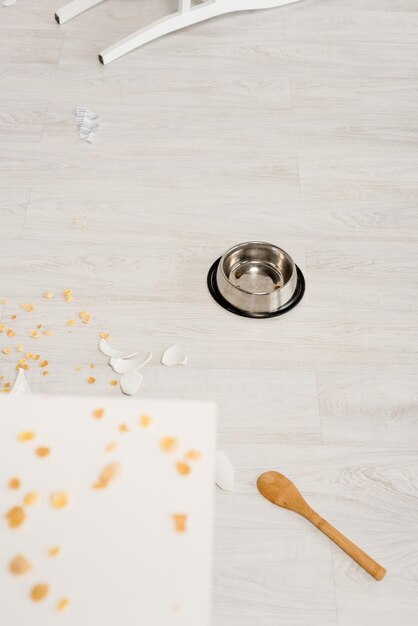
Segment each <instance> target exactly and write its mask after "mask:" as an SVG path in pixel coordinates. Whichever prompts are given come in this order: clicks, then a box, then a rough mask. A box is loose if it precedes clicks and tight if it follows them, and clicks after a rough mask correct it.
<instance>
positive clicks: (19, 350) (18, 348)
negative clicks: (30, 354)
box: [16, 344, 25, 352]
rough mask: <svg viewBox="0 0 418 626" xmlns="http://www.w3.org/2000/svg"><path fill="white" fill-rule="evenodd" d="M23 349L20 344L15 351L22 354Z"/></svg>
mask: <svg viewBox="0 0 418 626" xmlns="http://www.w3.org/2000/svg"><path fill="white" fill-rule="evenodd" d="M24 349H25V348H24V347H23V346H22V345H21V344H19V345H18V346H16V350H17V352H23V350H24Z"/></svg>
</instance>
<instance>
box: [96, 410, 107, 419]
mask: <svg viewBox="0 0 418 626" xmlns="http://www.w3.org/2000/svg"><path fill="white" fill-rule="evenodd" d="M104 414H105V410H104V409H94V411H93V417H96V418H97V419H100V418H101V417H103V415H104Z"/></svg>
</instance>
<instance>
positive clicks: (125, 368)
mask: <svg viewBox="0 0 418 626" xmlns="http://www.w3.org/2000/svg"><path fill="white" fill-rule="evenodd" d="M151 359H152V352H149V353H148V355H147V356H146V357H145V359H143V358H139V359H132V358H127V357H125V358H124V359H122V358H113V359H110V366H111V368H112V369H113V371H114V372H116V373H117V374H126V373H127V372H132V370H137V369H139V368H141V367H144V365H146V364H147V363H148V362H149V361H151Z"/></svg>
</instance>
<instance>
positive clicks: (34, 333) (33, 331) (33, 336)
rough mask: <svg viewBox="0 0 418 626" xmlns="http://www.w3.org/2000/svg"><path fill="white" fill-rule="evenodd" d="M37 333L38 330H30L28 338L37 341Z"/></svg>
mask: <svg viewBox="0 0 418 626" xmlns="http://www.w3.org/2000/svg"><path fill="white" fill-rule="evenodd" d="M39 335H40V333H39V331H38V330H31V331H30V336H31V337H32V339H38V338H39Z"/></svg>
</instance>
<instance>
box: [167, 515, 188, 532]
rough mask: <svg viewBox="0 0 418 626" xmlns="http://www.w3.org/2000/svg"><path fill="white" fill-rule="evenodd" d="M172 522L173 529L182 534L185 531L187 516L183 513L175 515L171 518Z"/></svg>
mask: <svg viewBox="0 0 418 626" xmlns="http://www.w3.org/2000/svg"><path fill="white" fill-rule="evenodd" d="M171 517H172V518H173V520H174V527H175V529H176V531H177V532H178V533H184V532H185V531H186V522H187V515H184V514H183V513H175V514H174V515H172V516H171Z"/></svg>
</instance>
